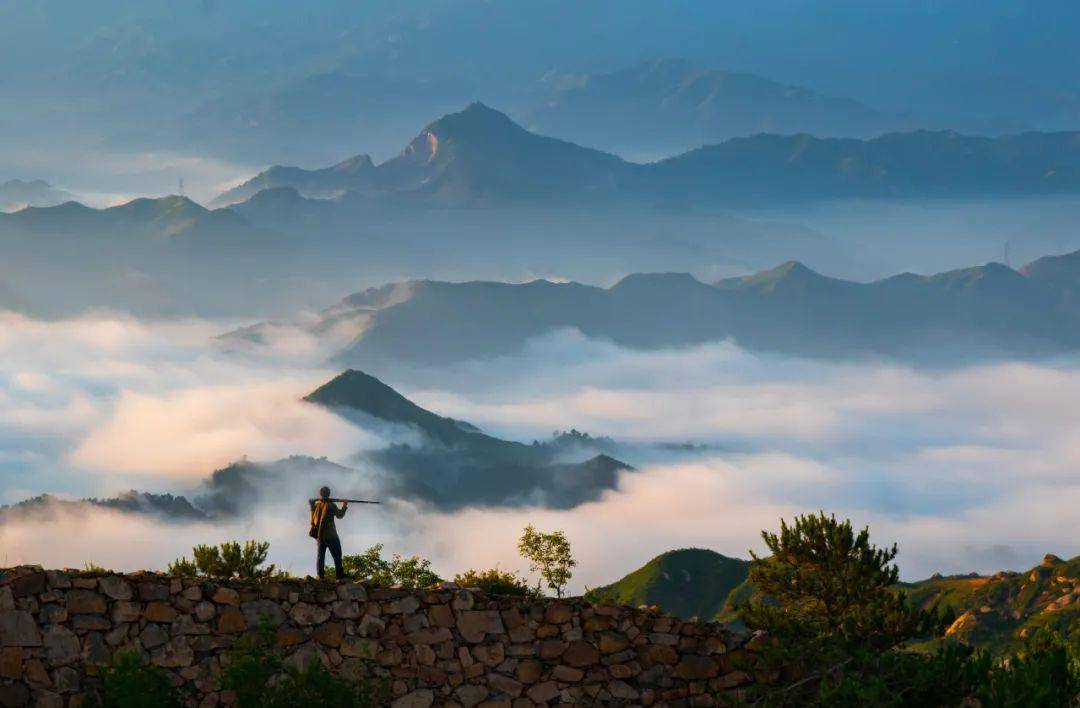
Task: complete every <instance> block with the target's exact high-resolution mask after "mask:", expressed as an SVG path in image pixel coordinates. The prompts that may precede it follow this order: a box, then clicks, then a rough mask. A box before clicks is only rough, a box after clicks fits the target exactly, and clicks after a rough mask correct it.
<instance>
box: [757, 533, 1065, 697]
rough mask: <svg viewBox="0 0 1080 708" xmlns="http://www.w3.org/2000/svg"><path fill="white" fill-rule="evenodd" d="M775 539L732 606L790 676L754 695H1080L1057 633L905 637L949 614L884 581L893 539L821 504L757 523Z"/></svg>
mask: <svg viewBox="0 0 1080 708" xmlns="http://www.w3.org/2000/svg"><path fill="white" fill-rule="evenodd" d="M762 537H763V538H764V540H765V544H766V545H767V546H768V548H769V550H770V551H771V553H772V554H771V555H770V556H769V557H766V558H759V557H758V556H756V555H755V556H754V565H753V566H752V567H751V570H750V578H749V582H750V583H751V584H752V585H753V586H754V587H755V595H754V596H753V597H752V599H751V600H750V601H749V602H747V603H745V604H743V605H742V606H741V607H740V608H739V613H740V616H741V618H742V619H743V621H744V622H745V623H746V624H747V626H749V627H751V628H755V629H765V630H767V631H768V632H769V634H771V635H772V636H774V637H776V638H778V639H779V640H780V641H779V642H776V643H775V644H774V645H772V646H769V647H766V648H765V649H764V650H763V652H762V657H763V659H764V661H765V662H766V664H767V665H768V666H770V667H771V668H773V669H778V670H781V671H782V672H783V673H784V675H795V676H796V677H797V680H794V681H790V682H788V683H787V685H782V686H779V687H775V688H773V687H760V686H759V687H757V688H756V689H754V693H755V695H754V701H753V702H754V703H756V704H758V705H767V706H821V707H822V708H824V707H825V706H828V707H829V708H847V707H850V708H856V707H861V706H874V707H881V708H922V707H923V706H950V707H951V706H958V705H961V704H964V705H967V704H968V703H965V702H966V701H972V700H974V701H977V702H978V703H974V704H972V705H981V706H983V708H1021V706H1025V707H1026V706H1031V707H1033V708H1050V707H1051V706H1070V705H1073V706H1075V705H1077V697H1078V695H1080V670H1078V667H1077V663H1076V661H1075V659H1074V658H1073V657H1071V656H1070V654H1069V652H1068V648H1067V646H1066V645H1065V643H1064V641H1063V640H1060V641H1059V640H1058V639H1057V638H1055V637H1054V636H1052V635H1039V636H1036V637H1032V639H1031V640H1030V641H1029V643H1028V646H1027V647H1026V649H1025V651H1023V652H1021V653H1019V654H1018V655H1016V656H1014V657H1010V658H1008V659H1007V660H1001V659H999V658H995V657H993V656H991V655H990V654H988V653H984V652H978V651H974V650H972V649H970V648H968V647H965V646H961V645H958V644H956V643H955V642H953V641H950V640H948V639H943V640H940V641H938V642H936V643H935V644H936V645H937V649H936V651H933V652H927V653H919V652H915V651H911V650H909V649H907V648H906V647H907V646H908V645H909V644H910V640H914V639H921V638H926V637H939V638H940V636H941V634H942V633H943V630H944V627H945V626H946V624H947V623H948V622H949V621H950V619H951V617H950V616H949V614H948V613H941V612H938V611H937V609H936V608H934V609H932V610H930V611H924V610H921V609H919V608H916V607H912V606H910V604H909V603H908V602H907V600H906V598H905V597H904V595H903V594H902V593H897V592H896V591H895V589H894V588H893V587H892V586H893V585H894V584H895V582H896V579H897V574H898V572H897V569H896V566H895V565H893V564H892V561H893V559H894V558H895V557H896V555H897V548H896V546H893V547H892V548H886V549H881V548H877V547H876V546H874V545H872V544H871V543H870V540H869V531H868V530H867V529H863V530H862V531H861V532H859V533H855V532H854V530H853V529H852V527H851V523H850V522H849V521H843V522H840V521H837V519H836V517H835V516H829V517H827V516H825V514H824V513H819V514H817V515H810V516H800V517H797V518H796V519H795V523H794V524H793V525H791V526H788V525H787V524H786V523H784V522H783V521H781V528H780V533H779V534H772V533H769V532H767V531H763V532H762Z"/></svg>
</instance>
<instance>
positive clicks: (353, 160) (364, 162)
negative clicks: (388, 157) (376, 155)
mask: <svg viewBox="0 0 1080 708" xmlns="http://www.w3.org/2000/svg"><path fill="white" fill-rule="evenodd" d="M374 168H375V162H374V161H373V160H372V159H371V155H368V154H363V155H353V156H352V157H350V158H347V159H344V160H342V161H341V162H339V163H337V164H336V165H334V166H333V167H331V168H330V169H331V170H333V171H334V172H361V171H364V170H371V169H374Z"/></svg>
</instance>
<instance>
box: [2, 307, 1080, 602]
mask: <svg viewBox="0 0 1080 708" xmlns="http://www.w3.org/2000/svg"><path fill="white" fill-rule="evenodd" d="M235 324H236V323H233V322H221V321H205V320H186V321H170V322H148V321H141V320H137V319H134V318H131V317H127V316H121V315H112V314H94V315H86V316H83V317H80V318H77V319H67V320H50V321H43V320H35V319H31V318H27V317H25V316H21V315H16V314H3V315H0V502H2V503H13V502H17V501H19V500H22V499H25V498H28V497H31V496H34V495H37V494H40V493H44V492H49V493H54V494H57V495H60V496H62V497H66V498H79V497H84V496H107V495H111V494H115V493H117V492H120V491H123V490H126V489H129V488H137V489H141V490H146V491H174V492H181V493H189V492H190V491H191V490H193V489H196V488H197V486H198V485H199V484H200V483H201V482H202V480H204V479H205V478H206V477H207V476H208V475H209V474H210V473H211V472H212V471H213V470H214V469H217V468H220V467H222V466H225V465H227V464H229V463H230V462H233V461H236V460H239V459H242V458H244V457H245V456H246V457H248V458H249V459H252V460H266V461H269V460H275V459H278V458H282V457H286V456H288V455H292V454H304V455H311V456H314V457H322V456H325V457H328V458H329V459H330V460H332V461H336V462H340V463H342V464H346V465H350V464H351V463H352V461H353V460H354V459H355V458H354V456H355V454H356V453H357V452H359V451H361V450H365V449H371V448H373V447H378V446H380V445H382V444H384V441H383V440H381V439H380V438H379V437H378V436H377V435H375V434H373V433H370V432H365V431H363V430H360V429H359V428H357V427H355V426H353V425H352V424H350V423H348V422H346V421H344V420H343V419H341V418H339V417H338V416H335V415H333V414H331V413H329V412H327V411H326V410H323V409H321V408H318V407H315V406H312V405H308V404H306V403H303V402H302V401H301V400H300V399H301V397H302V396H303V395H304V394H305V393H307V392H310V391H311V390H312V389H314V388H315V387H316V386H318V385H319V384H321V383H323V382H325V381H327V380H328V379H330V378H331V377H333V376H334V375H336V374H337V373H339V372H338V371H337V370H336V369H334V368H332V367H329V366H327V365H326V364H325V363H324V362H325V361H326V357H327V355H328V354H329V352H328V351H327V350H326V348H325V343H323V342H319V341H317V340H315V339H312V338H308V337H305V336H304V335H302V334H300V333H296V332H292V333H290V332H282V333H280V336H279V337H277V338H275V340H274V341H273V342H271V343H270V345H269V346H268V347H267V348H266V349H265V350H263V351H261V352H259V353H258V354H252V353H237V352H229V351H226V350H225V349H224V348H223V347H222V346H221V344H220V342H219V341H218V340H216V339H215V335H217V334H219V333H221V332H222V331H225V330H227V329H229V328H231V327H232V326H233V325H235ZM369 373H372V374H374V375H376V376H379V377H380V378H382V379H383V380H384V381H386V382H387V383H388V384H390V385H392V386H394V387H395V388H397V389H398V390H400V391H401V392H402V393H404V394H405V395H406V396H408V397H410V398H412V399H413V400H415V401H416V402H418V403H419V404H421V405H424V406H425V407H428V408H430V409H432V410H435V411H437V412H439V413H441V414H444V415H449V416H453V417H455V418H461V419H465V420H469V421H470V422H473V423H475V424H477V425H479V426H481V427H482V428H484V429H485V430H486V431H488V432H490V433H492V434H495V435H499V436H502V437H508V438H512V439H519V440H523V441H531V440H533V439H543V438H546V437H548V436H549V435H550V434H551V433H552V431H554V430H564V429H569V428H577V429H579V430H583V431H587V432H589V433H592V434H594V435H608V436H611V437H613V438H615V439H616V440H617V441H619V442H620V443H621V444H622V445H623V446H622V447H621V448H620V451H619V453H618V456H619V457H620V458H622V459H624V460H625V461H626V462H629V463H631V464H633V465H634V466H635V467H636V468H637V469H636V470H635V471H631V472H626V473H624V474H623V475H622V477H621V479H620V483H619V486H618V488H617V489H615V490H611V491H609V492H607V493H605V494H604V496H603V497H602V498H601V499H600V500H598V501H595V502H590V503H587V504H585V505H582V506H579V507H577V508H575V509H571V510H551V509H543V508H507V509H491V508H476V509H469V510H466V511H463V512H455V513H447V512H440V511H437V510H433V509H430V508H423V507H421V506H420V505H418V504H416V503H414V502H413V501H411V500H392V501H391V503H389V504H387V505H385V506H383V507H376V508H371V507H368V508H362V509H356V510H353V511H352V513H351V514H350V516H348V517H347V518H346V520H345V521H344V522H342V523H341V524H340V528H341V530H342V532H343V537H344V540H345V544H346V546H347V550H349V549H351V550H360V549H362V548H364V547H367V546H369V545H371V544H373V543H385V544H386V546H387V550H388V551H391V552H400V553H403V554H413V553H417V554H420V555H423V556H425V557H429V558H431V559H432V560H433V562H434V565H435V568H436V570H438V571H439V572H441V573H442V574H444V575H453V574H454V573H455V572H458V571H461V570H464V569H466V568H469V567H487V566H491V565H495V564H499V565H500V566H501V567H503V568H508V569H520V570H525V568H524V565H523V563H522V562H521V561H520V560H519V559H518V558H517V554H516V543H515V539H516V537H517V535H518V534H519V533H520V530H521V528H522V527H523V526H524V525H525V524H527V523H534V524H536V525H537V526H539V527H541V528H545V529H555V528H558V529H563V530H564V531H566V533H567V535H568V536H569V538H570V540H571V542H572V544H573V547H574V549H575V554H576V556H577V558H578V561H579V568H578V571H577V573H576V574H575V579H574V583H573V586H574V589H576V590H581V589H583V588H584V587H586V586H596V585H598V584H601V583H605V582H609V581H611V580H613V579H615V578H617V577H619V576H621V575H622V574H624V573H625V572H627V571H629V570H631V569H633V568H635V567H637V566H639V565H640V564H642V563H644V562H645V561H647V560H648V559H649V558H650V557H652V556H653V555H655V554H657V553H660V552H662V551H665V550H669V549H671V548H676V547H686V546H697V547H706V548H712V549H715V550H717V551H719V552H721V553H725V554H728V555H735V556H742V557H746V555H747V553H748V550H749V549H755V550H760V549H761V543H760V536H759V534H760V531H761V529H765V528H775V527H776V526H777V525H778V522H779V519H780V518H781V517H786V518H790V517H791V516H793V515H795V514H798V513H804V512H812V511H816V510H818V509H823V510H826V511H831V512H835V513H837V514H838V515H841V516H847V517H850V518H852V519H853V520H854V521H855V522H856V523H858V524H869V525H870V527H871V531H872V537H873V538H874V539H875V540H876V541H878V542H879V543H882V544H884V543H892V542H893V541H895V542H897V543H898V544H899V546H900V556H899V559H898V560H899V563H900V567H901V572H902V576H903V577H905V578H908V579H916V578H919V577H924V576H926V575H929V574H930V573H933V572H939V571H940V572H944V573H954V572H969V571H980V572H992V571H996V570H999V569H1002V568H1012V569H1022V568H1024V567H1027V566H1031V565H1034V564H1035V563H1037V562H1038V560H1039V559H1040V558H1041V557H1042V555H1043V554H1044V553H1047V552H1053V553H1057V554H1059V555H1062V556H1072V555H1076V554H1077V553H1078V552H1080V549H1077V548H1076V546H1075V540H1074V536H1075V534H1074V533H1073V523H1072V522H1073V521H1074V520H1075V513H1074V511H1073V510H1074V509H1076V508H1077V504H1078V502H1080V421H1078V419H1077V418H1076V416H1075V407H1074V406H1075V401H1076V400H1078V399H1080V363H1078V362H1076V361H1048V362H1039V363H1024V362H1002V363H994V364H985V365H979V366H967V367H962V368H961V367H957V368H938V369H916V368H912V367H908V366H902V365H898V364H895V363H890V362H883V361H875V362H870V361H863V362H830V361H814V360H806V359H795V358H790V357H778V356H768V355H760V354H755V353H751V352H747V351H745V350H743V349H741V348H739V347H738V346H736V345H735V344H732V343H717V344H713V345H707V346H700V347H694V348H688V349H680V350H667V351H653V352H641V351H632V350H626V349H621V348H618V347H615V346H613V345H611V344H610V343H606V342H600V341H594V340H589V339H587V338H585V337H583V336H582V335H580V334H579V333H577V332H573V331H562V332H553V333H551V334H550V335H548V336H545V337H543V338H541V339H538V340H535V341H533V342H531V343H530V344H529V346H528V347H527V348H526V350H525V351H523V352H522V353H521V354H519V355H515V356H511V357H503V358H499V359H495V360H491V361H485V362H472V363H464V364H459V365H456V366H453V367H446V368H440V369H437V370H425V371H407V370H388V371H371V372H369ZM663 443H693V444H694V446H693V447H690V448H687V449H681V450H673V449H672V448H671V447H669V446H665V445H663ZM376 472H377V471H372V470H367V469H363V468H362V467H361V468H358V469H357V472H356V474H357V476H358V479H357V481H356V483H355V484H352V482H351V480H349V479H348V478H343V479H335V480H332V481H333V483H334V484H335V485H336V487H337V488H339V489H347V490H349V491H351V490H353V489H356V490H358V493H359V491H363V492H365V493H371V490H372V485H374V486H375V490H376V491H377V478H378V477H377V474H376ZM361 477H362V479H360V478H361ZM311 487H312V481H311V480H309V479H307V478H303V477H299V476H298V477H297V478H296V479H295V480H293V481H291V482H289V483H286V484H283V485H282V488H281V489H275V490H274V494H273V495H272V499H271V500H270V501H267V502H265V503H260V505H259V507H258V508H255V509H251V510H250V512H251V513H250V514H243V515H240V516H238V517H237V518H235V519H233V520H231V521H229V522H226V523H198V524H191V523H188V524H177V523H167V522H163V521H156V520H153V519H150V518H146V517H136V516H132V515H125V514H120V513H117V512H112V511H104V510H100V511H93V512H86V511H75V510H71V511H64V512H59V513H58V514H56V515H41V516H37V517H30V518H20V519H19V520H17V521H13V520H9V521H8V522H6V523H3V524H0V564H13V563H22V562H32V563H40V564H43V565H46V566H81V565H83V564H84V563H86V562H88V561H93V562H95V563H98V564H101V565H105V566H109V567H113V568H117V569H134V568H142V567H148V568H162V567H164V566H165V565H166V564H167V563H168V561H170V560H172V559H173V558H175V557H177V556H179V555H182V554H184V553H185V552H187V551H189V550H190V548H191V546H192V545H194V544H196V543H204V542H216V541H223V540H228V539H232V538H238V539H244V538H265V539H268V540H270V541H271V544H272V546H271V560H272V561H274V562H276V563H277V564H278V565H279V566H281V567H284V568H287V569H289V570H291V571H292V572H294V573H300V574H303V573H307V572H310V570H311V565H312V563H311V555H312V551H313V549H312V548H311V545H312V544H311V541H310V539H308V538H307V535H306V530H307V529H306V504H305V502H304V500H305V499H307V497H308V496H310V495H311V493H312V491H313V489H312V488H311Z"/></svg>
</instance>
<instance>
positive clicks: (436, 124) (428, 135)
mask: <svg viewBox="0 0 1080 708" xmlns="http://www.w3.org/2000/svg"><path fill="white" fill-rule="evenodd" d="M273 169H274V170H277V171H278V172H277V173H276V175H271V174H270V173H268V172H264V173H260V175H257V176H256V177H254V178H253V179H252V180H249V183H248V184H252V185H258V184H261V183H268V184H269V183H273V186H292V187H294V188H296V189H298V190H299V191H300V192H301V193H303V191H304V187H305V185H306V184H308V183H310V182H318V183H320V184H321V185H322V187H321V189H322V191H334V190H337V191H341V192H347V191H350V190H352V191H359V192H361V193H367V194H392V195H398V196H407V197H408V198H409V199H411V200H413V201H417V202H419V203H421V204H423V203H431V204H436V205H443V206H445V205H468V204H472V205H493V204H512V203H522V202H535V201H544V202H546V203H548V204H549V205H551V204H559V203H564V204H582V203H608V202H611V203H616V204H637V203H641V204H643V205H646V206H648V205H654V204H663V203H682V202H685V201H687V200H689V201H690V202H692V203H693V202H700V203H712V204H731V203H737V202H739V201H741V200H751V201H755V202H756V201H765V202H770V201H779V202H799V201H804V200H821V199H831V198H846V197H882V198H895V197H971V196H980V195H981V196H1006V195H1017V196H1022V195H1023V196H1026V195H1034V194H1061V193H1070V194H1071V193H1077V192H1080V132H1054V133H1039V132H1027V133H1020V134H1014V135H1007V136H1002V137H998V138H986V137H971V136H965V135H961V134H960V133H957V132H956V131H952V130H916V131H911V132H906V133H900V132H892V133H885V134H883V135H879V136H877V137H873V138H870V139H865V140H863V139H857V138H829V137H825V138H822V137H815V136H813V135H809V134H805V133H800V134H792V135H780V134H770V133H760V134H756V135H751V136H747V137H739V138H732V139H729V140H726V141H723V142H721V143H718V144H713V145H705V146H702V147H699V148H696V149H693V150H689V151H686V152H683V153H680V154H676V155H672V156H669V157H666V158H665V159H662V160H659V161H657V162H651V163H634V162H627V161H626V160H624V159H622V158H621V157H618V156H617V155H614V154H611V153H607V152H603V151H601V150H595V149H592V148H589V147H583V146H580V145H577V144H575V143H572V142H568V141H565V140H559V139H557V138H552V137H547V136H543V135H539V134H536V133H532V132H530V131H528V130H526V129H525V128H523V127H522V126H520V125H519V124H517V123H515V122H514V121H513V120H511V119H510V118H509V117H508V116H507V115H506V114H504V113H501V112H500V111H498V110H496V109H493V108H490V107H488V106H486V105H484V104H482V103H479V102H474V103H472V104H469V105H468V106H467V107H466V108H465V109H464V110H462V111H459V112H457V113H449V114H446V115H444V116H442V117H441V118H438V119H436V120H435V121H432V122H431V123H429V124H428V125H427V126H426V127H424V128H423V129H422V130H421V131H420V132H419V133H418V134H417V136H416V137H415V138H413V140H412V141H410V142H409V143H408V144H407V145H406V147H405V148H404V149H403V150H402V151H401V153H399V154H398V155H397V156H396V157H393V158H391V159H390V160H387V161H386V162H384V163H381V164H379V165H375V166H374V167H373V168H371V169H368V170H365V174H366V175H367V174H369V175H370V178H369V179H365V180H364V181H363V184H357V183H356V182H355V181H353V180H351V177H341V178H339V179H335V178H334V176H333V175H334V172H333V167H329V168H324V169H321V170H314V171H309V170H301V169H299V168H281V167H278V168H273ZM252 189H254V187H249V188H248V189H247V192H244V193H245V194H246V193H248V192H251V190H252ZM234 196H240V193H237V194H236V195H234ZM250 196H254V195H253V194H251V195H250ZM225 201H234V198H233V197H232V196H230V197H227V198H226V197H225V195H223V196H222V197H219V198H218V199H217V200H215V203H223V202H225Z"/></svg>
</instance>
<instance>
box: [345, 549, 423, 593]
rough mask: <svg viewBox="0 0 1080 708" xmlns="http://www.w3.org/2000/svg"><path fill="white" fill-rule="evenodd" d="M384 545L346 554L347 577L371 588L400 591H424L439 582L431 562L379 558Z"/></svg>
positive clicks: (410, 558)
mask: <svg viewBox="0 0 1080 708" xmlns="http://www.w3.org/2000/svg"><path fill="white" fill-rule="evenodd" d="M382 549H383V546H382V544H381V543H377V544H375V545H374V546H372V547H371V548H369V549H367V550H366V551H364V552H363V553H360V554H354V555H347V556H344V557H343V558H342V559H341V563H342V565H343V566H344V567H345V572H346V573H347V574H348V576H349V577H350V578H356V579H364V580H368V581H369V582H371V583H372V584H374V585H381V586H383V587H389V586H391V585H400V586H401V587H403V588H426V587H430V586H432V585H434V584H436V583H438V582H440V581H441V580H442V578H440V577H439V576H438V575H436V574H435V572H434V571H432V570H431V561H429V560H426V559H423V558H420V557H419V556H411V557H409V558H402V557H401V556H400V555H398V554H396V553H395V554H394V556H393V558H391V559H390V560H386V559H384V558H383V557H382Z"/></svg>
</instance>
